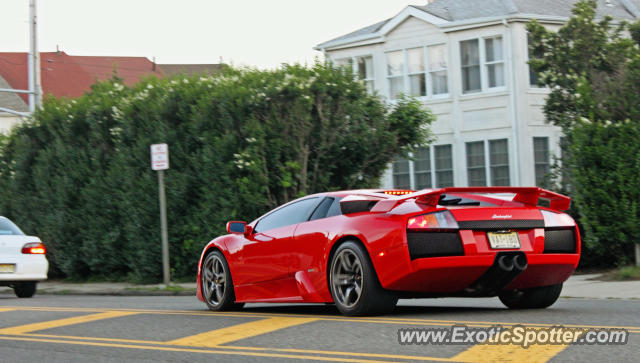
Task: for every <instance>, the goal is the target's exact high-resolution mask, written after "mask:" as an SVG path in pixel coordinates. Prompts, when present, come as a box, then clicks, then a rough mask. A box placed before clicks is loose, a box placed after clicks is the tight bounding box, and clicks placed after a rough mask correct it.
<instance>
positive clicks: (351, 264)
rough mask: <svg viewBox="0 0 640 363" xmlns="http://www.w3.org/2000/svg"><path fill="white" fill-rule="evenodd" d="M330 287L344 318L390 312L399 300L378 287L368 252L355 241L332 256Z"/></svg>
mask: <svg viewBox="0 0 640 363" xmlns="http://www.w3.org/2000/svg"><path fill="white" fill-rule="evenodd" d="M329 286H330V288H331V296H332V297H333V301H334V302H335V304H336V307H337V308H338V310H340V312H341V313H342V314H344V315H349V316H354V315H372V314H385V313H388V312H391V311H392V310H393V308H394V307H395V305H396V303H397V302H398V298H397V297H396V296H394V295H393V294H391V293H390V292H388V291H386V290H384V289H383V288H382V286H380V282H379V281H378V277H377V275H376V272H375V270H374V268H373V265H372V264H371V261H370V260H369V257H368V255H367V252H366V250H365V249H364V248H362V246H360V245H359V244H357V243H355V242H351V241H349V242H345V243H343V244H342V245H340V247H338V249H337V250H336V252H335V253H334V255H333V258H332V260H331V266H330V270H329Z"/></svg>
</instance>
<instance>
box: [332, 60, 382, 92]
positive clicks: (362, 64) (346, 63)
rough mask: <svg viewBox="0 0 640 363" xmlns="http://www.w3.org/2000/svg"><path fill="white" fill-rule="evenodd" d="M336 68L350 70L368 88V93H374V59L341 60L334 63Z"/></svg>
mask: <svg viewBox="0 0 640 363" xmlns="http://www.w3.org/2000/svg"><path fill="white" fill-rule="evenodd" d="M333 64H334V65H335V66H336V67H344V68H350V69H351V70H352V71H353V73H354V74H355V75H356V76H357V77H358V78H359V79H360V80H361V81H362V82H363V83H364V85H365V87H366V88H367V92H369V93H371V94H372V93H373V92H374V90H375V87H374V79H375V76H374V73H373V57H372V56H370V55H369V56H363V57H352V58H339V59H336V60H334V61H333Z"/></svg>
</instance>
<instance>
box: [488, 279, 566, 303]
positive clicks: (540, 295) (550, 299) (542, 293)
mask: <svg viewBox="0 0 640 363" xmlns="http://www.w3.org/2000/svg"><path fill="white" fill-rule="evenodd" d="M560 292H562V284H558V285H550V286H540V287H533V288H530V289H524V290H514V291H506V292H503V293H501V294H500V295H499V296H498V297H499V298H500V301H502V303H503V304H505V305H506V306H507V307H508V308H510V309H544V308H547V307H549V306H551V305H553V303H555V302H556V301H557V300H558V298H559V297H560Z"/></svg>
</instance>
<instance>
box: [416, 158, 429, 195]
mask: <svg viewBox="0 0 640 363" xmlns="http://www.w3.org/2000/svg"><path fill="white" fill-rule="evenodd" d="M415 156H416V158H415V160H414V161H413V173H414V178H415V187H416V189H418V190H420V189H425V188H431V153H430V151H429V148H421V149H418V150H417V151H416V155H415Z"/></svg>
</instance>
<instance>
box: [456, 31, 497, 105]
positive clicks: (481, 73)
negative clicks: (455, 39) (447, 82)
mask: <svg viewBox="0 0 640 363" xmlns="http://www.w3.org/2000/svg"><path fill="white" fill-rule="evenodd" d="M460 60H461V72H462V91H463V93H472V92H480V91H482V90H487V89H491V88H499V87H504V85H505V75H504V44H503V41H502V37H501V36H497V37H491V38H484V39H483V40H482V43H481V42H480V40H479V39H470V40H465V41H461V42H460Z"/></svg>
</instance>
